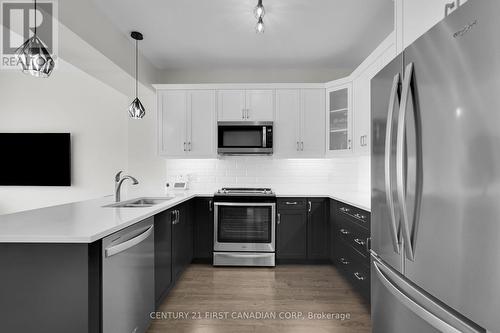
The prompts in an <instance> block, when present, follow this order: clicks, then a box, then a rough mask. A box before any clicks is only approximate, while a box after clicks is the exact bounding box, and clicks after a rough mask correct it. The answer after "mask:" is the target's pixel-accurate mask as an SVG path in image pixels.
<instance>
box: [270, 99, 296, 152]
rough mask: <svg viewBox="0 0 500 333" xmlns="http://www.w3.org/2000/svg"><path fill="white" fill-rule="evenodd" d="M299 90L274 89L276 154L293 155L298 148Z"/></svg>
mask: <svg viewBox="0 0 500 333" xmlns="http://www.w3.org/2000/svg"><path fill="white" fill-rule="evenodd" d="M299 122H300V90H299V89H278V90H276V122H275V123H274V143H275V145H274V146H275V148H274V152H275V154H276V155H278V156H283V157H295V156H297V155H298V154H299V149H300V124H299Z"/></svg>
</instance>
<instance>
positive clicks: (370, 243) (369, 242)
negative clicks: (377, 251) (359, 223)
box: [366, 237, 372, 253]
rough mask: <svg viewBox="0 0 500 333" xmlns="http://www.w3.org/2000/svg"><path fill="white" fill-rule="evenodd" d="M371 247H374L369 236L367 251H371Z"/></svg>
mask: <svg viewBox="0 0 500 333" xmlns="http://www.w3.org/2000/svg"><path fill="white" fill-rule="evenodd" d="M371 247H372V238H371V237H368V238H367V239H366V252H367V253H370V250H371Z"/></svg>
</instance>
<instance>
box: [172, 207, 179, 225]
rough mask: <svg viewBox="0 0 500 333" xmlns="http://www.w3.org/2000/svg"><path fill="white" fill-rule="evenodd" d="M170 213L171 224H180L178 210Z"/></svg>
mask: <svg viewBox="0 0 500 333" xmlns="http://www.w3.org/2000/svg"><path fill="white" fill-rule="evenodd" d="M172 213H174V221H173V222H172V224H178V223H179V222H180V218H179V216H180V214H179V211H178V210H174V211H173V212H172Z"/></svg>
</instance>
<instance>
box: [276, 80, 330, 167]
mask: <svg viewBox="0 0 500 333" xmlns="http://www.w3.org/2000/svg"><path fill="white" fill-rule="evenodd" d="M324 110H325V90H324V89H278V90H276V122H275V142H276V149H275V153H276V155H278V156H280V157H324V154H325V132H324V128H325V113H324Z"/></svg>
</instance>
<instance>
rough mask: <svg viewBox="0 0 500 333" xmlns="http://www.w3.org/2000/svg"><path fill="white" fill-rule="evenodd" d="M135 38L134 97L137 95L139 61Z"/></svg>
mask: <svg viewBox="0 0 500 333" xmlns="http://www.w3.org/2000/svg"><path fill="white" fill-rule="evenodd" d="M137 43H138V41H137V39H136V40H135V98H137V97H138V96H139V94H138V90H139V88H138V82H139V61H138V60H137V58H138V57H139V48H138V46H137Z"/></svg>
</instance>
